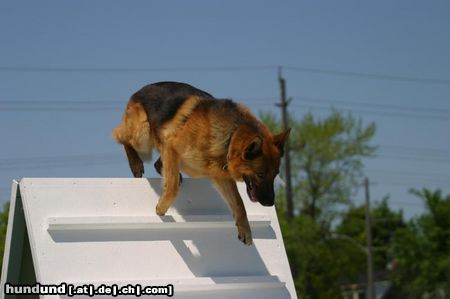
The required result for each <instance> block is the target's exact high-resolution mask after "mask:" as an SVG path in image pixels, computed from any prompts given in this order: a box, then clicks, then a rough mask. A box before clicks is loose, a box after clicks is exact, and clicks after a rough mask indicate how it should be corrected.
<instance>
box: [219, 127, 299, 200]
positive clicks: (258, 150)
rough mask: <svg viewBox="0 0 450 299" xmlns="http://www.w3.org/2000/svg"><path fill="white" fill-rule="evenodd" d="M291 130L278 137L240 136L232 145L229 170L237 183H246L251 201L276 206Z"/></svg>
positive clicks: (263, 135) (236, 137) (244, 133)
mask: <svg viewBox="0 0 450 299" xmlns="http://www.w3.org/2000/svg"><path fill="white" fill-rule="evenodd" d="M290 130H291V129H289V130H287V131H285V132H283V133H281V134H278V135H271V134H270V133H269V132H267V133H265V134H258V133H255V132H245V131H244V132H237V133H238V134H235V136H233V140H232V143H231V144H230V150H229V157H228V170H229V172H230V174H231V176H232V177H233V178H234V179H235V180H236V181H242V180H243V181H244V182H245V184H246V185H247V194H248V197H249V198H250V200H251V201H253V202H259V203H261V204H262V205H263V206H273V205H274V200H275V191H274V186H273V185H274V180H275V177H276V176H277V174H278V172H279V168H280V160H281V157H282V156H283V152H284V151H283V149H284V144H285V142H286V140H287V138H288V136H289V133H290Z"/></svg>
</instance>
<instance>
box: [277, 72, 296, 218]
mask: <svg viewBox="0 0 450 299" xmlns="http://www.w3.org/2000/svg"><path fill="white" fill-rule="evenodd" d="M278 82H279V84H280V92H281V97H280V103H279V104H277V106H278V107H280V108H281V117H282V120H283V130H284V131H286V130H287V129H288V119H289V118H288V113H287V106H288V105H289V102H290V100H289V101H288V100H287V99H286V80H284V78H283V77H282V76H281V67H278ZM284 165H285V166H284V170H285V177H286V203H287V217H288V219H292V218H293V217H294V202H293V199H292V183H291V158H290V146H289V138H288V139H287V140H286V142H285V144H284Z"/></svg>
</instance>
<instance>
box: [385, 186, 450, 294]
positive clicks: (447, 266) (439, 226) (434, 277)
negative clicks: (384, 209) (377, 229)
mask: <svg viewBox="0 0 450 299" xmlns="http://www.w3.org/2000/svg"><path fill="white" fill-rule="evenodd" d="M412 193H413V194H415V195H417V196H419V197H420V198H421V199H422V200H423V201H424V203H425V206H426V208H427V212H426V213H425V214H423V215H421V216H420V217H417V218H415V219H412V220H411V221H410V222H409V223H408V224H407V226H406V227H405V228H404V229H401V230H399V231H398V232H397V234H396V237H395V242H394V255H395V258H396V261H397V265H396V269H395V271H394V272H393V282H394V284H395V285H396V287H397V288H398V289H400V290H401V291H402V292H403V293H405V294H407V295H408V296H409V298H424V296H425V298H448V296H450V194H449V195H446V196H445V197H444V196H443V195H442V193H441V191H440V190H437V191H430V190H428V189H423V190H421V191H417V190H413V191H412Z"/></svg>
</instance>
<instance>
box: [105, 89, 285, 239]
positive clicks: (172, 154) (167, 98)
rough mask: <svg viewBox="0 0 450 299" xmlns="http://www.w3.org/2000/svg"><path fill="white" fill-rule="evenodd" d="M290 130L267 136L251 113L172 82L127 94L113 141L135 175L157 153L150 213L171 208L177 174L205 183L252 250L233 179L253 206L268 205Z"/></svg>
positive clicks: (244, 212) (268, 133)
mask: <svg viewBox="0 0 450 299" xmlns="http://www.w3.org/2000/svg"><path fill="white" fill-rule="evenodd" d="M289 132H290V130H288V131H286V132H283V133H281V134H279V135H275V136H274V135H272V133H271V132H270V131H269V129H268V128H267V127H266V126H265V125H264V124H263V123H261V122H260V121H258V120H257V119H256V118H255V117H254V116H253V115H252V114H251V113H250V111H249V110H248V109H247V108H245V107H244V106H242V105H239V104H236V103H234V102H233V101H231V100H218V99H215V98H214V97H213V96H211V95H210V94H208V93H206V92H204V91H201V90H199V89H197V88H195V87H193V86H190V85H188V84H184V83H177V82H159V83H154V84H150V85H147V86H145V87H143V88H142V89H141V90H139V91H138V92H136V93H135V94H133V96H132V97H131V99H130V100H129V102H128V105H127V108H126V111H125V114H124V117H123V120H122V123H121V124H120V126H119V127H118V128H116V129H114V132H113V137H114V138H115V139H116V140H117V141H118V142H119V143H121V144H123V146H124V148H125V152H126V154H127V157H128V162H129V165H130V168H131V171H132V173H133V175H134V176H135V177H142V175H143V173H144V165H143V161H146V160H150V159H151V154H152V150H153V149H156V150H157V151H158V152H159V153H160V158H159V159H158V160H157V161H156V163H155V168H156V170H157V171H158V173H160V174H161V175H162V176H163V182H164V186H163V194H162V196H161V198H160V200H159V202H158V204H157V206H156V213H157V214H158V215H164V214H165V213H166V212H167V210H168V209H169V207H170V206H171V205H172V203H173V202H174V200H175V198H176V195H177V192H178V189H179V184H180V182H181V181H180V180H181V174H180V172H184V173H186V174H188V175H190V176H192V177H208V178H211V179H212V181H213V182H214V184H215V186H216V188H217V189H218V191H219V192H220V193H221V195H222V197H223V198H224V199H225V201H226V202H227V203H228V205H229V206H230V208H231V210H232V212H233V216H234V218H235V220H236V226H237V229H238V233H239V234H238V237H239V239H240V240H241V241H242V242H244V243H245V244H247V245H250V244H252V236H251V231H250V226H249V223H248V219H247V214H246V211H245V207H244V204H243V202H242V198H241V197H240V195H239V192H238V189H237V187H236V181H245V183H246V185H247V193H248V195H249V197H250V199H251V200H252V201H258V202H260V203H261V204H262V205H264V206H272V205H273V204H274V188H273V182H274V179H275V176H276V175H277V174H278V171H279V166H280V158H281V156H282V154H283V145H284V142H285V140H286V138H287V137H288V135H289Z"/></svg>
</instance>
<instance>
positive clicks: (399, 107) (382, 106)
mask: <svg viewBox="0 0 450 299" xmlns="http://www.w3.org/2000/svg"><path fill="white" fill-rule="evenodd" d="M293 98H296V99H300V100H301V101H306V102H313V103H317V102H319V103H328V104H338V105H350V106H360V107H364V108H365V107H371V108H378V109H384V110H386V109H389V110H400V111H405V110H408V111H411V112H419V113H420V112H430V113H450V109H446V108H425V107H411V106H405V105H390V104H379V103H376V104H375V103H361V102H355V101H345V100H336V99H326V98H317V97H305V96H294V97H293Z"/></svg>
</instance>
